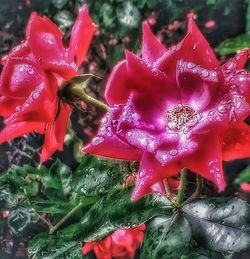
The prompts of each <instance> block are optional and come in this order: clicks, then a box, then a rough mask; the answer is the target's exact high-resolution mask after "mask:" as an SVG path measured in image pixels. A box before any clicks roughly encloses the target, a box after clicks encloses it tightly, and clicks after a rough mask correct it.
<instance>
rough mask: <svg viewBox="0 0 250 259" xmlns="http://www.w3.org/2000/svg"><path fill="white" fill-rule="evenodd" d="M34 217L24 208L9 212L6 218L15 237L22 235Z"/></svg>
mask: <svg viewBox="0 0 250 259" xmlns="http://www.w3.org/2000/svg"><path fill="white" fill-rule="evenodd" d="M34 219H35V215H34V213H33V212H32V211H30V210H28V209H24V208H18V209H15V210H11V211H10V214H9V216H8V220H7V224H8V227H9V228H10V230H11V231H12V233H14V234H15V235H20V234H24V233H25V231H26V230H27V229H28V228H29V227H30V225H31V224H32V220H34Z"/></svg>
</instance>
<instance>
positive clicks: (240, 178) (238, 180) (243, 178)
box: [234, 165, 250, 184]
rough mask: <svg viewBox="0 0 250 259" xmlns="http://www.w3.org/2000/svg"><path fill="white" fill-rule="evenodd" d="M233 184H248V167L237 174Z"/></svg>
mask: <svg viewBox="0 0 250 259" xmlns="http://www.w3.org/2000/svg"><path fill="white" fill-rule="evenodd" d="M234 183H236V184H241V183H250V165H249V166H248V167H247V168H246V169H245V170H243V171H242V172H241V173H240V174H239V176H238V177H237V178H236V179H235V181H234Z"/></svg>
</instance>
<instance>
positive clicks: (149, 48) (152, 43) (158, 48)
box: [142, 22, 166, 63]
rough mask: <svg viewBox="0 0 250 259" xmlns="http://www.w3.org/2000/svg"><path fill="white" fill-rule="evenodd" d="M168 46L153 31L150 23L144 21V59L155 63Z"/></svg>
mask: <svg viewBox="0 0 250 259" xmlns="http://www.w3.org/2000/svg"><path fill="white" fill-rule="evenodd" d="M165 51H166V48H165V47H164V46H163V45H162V44H161V43H160V42H159V40H158V39H157V38H156V37H155V36H154V34H153V33H152V31H151V29H150V27H149V24H148V23H147V22H144V23H143V25H142V59H143V60H145V62H148V63H153V62H155V61H156V60H157V59H158V58H160V57H161V56H162V55H163V54H164V52H165Z"/></svg>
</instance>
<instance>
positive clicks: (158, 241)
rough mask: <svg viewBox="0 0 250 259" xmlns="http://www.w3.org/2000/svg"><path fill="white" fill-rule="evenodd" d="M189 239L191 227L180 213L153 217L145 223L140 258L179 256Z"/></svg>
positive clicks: (172, 258)
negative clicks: (145, 228) (145, 227)
mask: <svg viewBox="0 0 250 259" xmlns="http://www.w3.org/2000/svg"><path fill="white" fill-rule="evenodd" d="M190 240H191V227H190V225H189V223H188V221H187V220H186V219H185V217H184V216H182V215H181V214H172V215H168V216H161V217H155V218H154V219H153V220H151V221H150V222H149V224H148V225H147V230H146V234H145V236H144V240H143V245H142V248H141V257H140V258H150V259H156V258H157V259H158V258H162V259H163V258H166V255H167V258H169V259H175V258H181V256H182V255H183V253H184V251H185V250H186V248H187V247H188V246H189V243H190Z"/></svg>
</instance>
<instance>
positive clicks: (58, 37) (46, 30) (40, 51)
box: [26, 12, 77, 79]
mask: <svg viewBox="0 0 250 259" xmlns="http://www.w3.org/2000/svg"><path fill="white" fill-rule="evenodd" d="M62 37H63V33H62V32H61V31H60V29H59V28H58V27H57V26H56V25H55V24H54V23H53V22H52V21H50V20H49V19H48V18H47V17H41V16H39V15H38V14H37V13H35V12H33V13H32V15H31V17H30V20H29V23H28V26H27V29H26V38H27V41H28V43H29V46H30V48H31V51H32V53H33V54H34V55H35V56H36V58H37V59H40V61H41V63H42V65H43V66H44V67H45V69H49V70H53V71H55V72H56V73H58V74H60V75H61V76H62V77H63V78H65V79H69V78H70V77H72V76H73V75H75V73H76V71H77V67H76V65H75V64H74V63H72V61H69V60H68V56H67V52H66V49H65V48H64V47H63V42H62Z"/></svg>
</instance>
